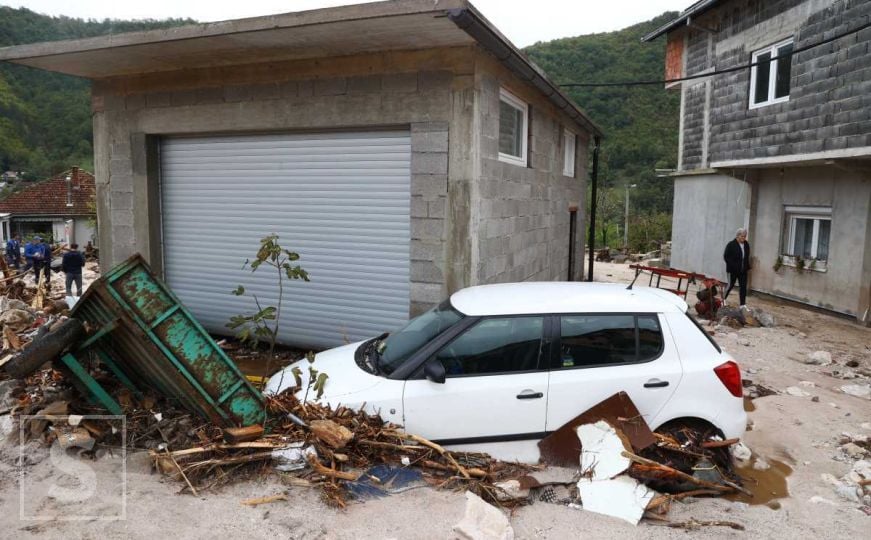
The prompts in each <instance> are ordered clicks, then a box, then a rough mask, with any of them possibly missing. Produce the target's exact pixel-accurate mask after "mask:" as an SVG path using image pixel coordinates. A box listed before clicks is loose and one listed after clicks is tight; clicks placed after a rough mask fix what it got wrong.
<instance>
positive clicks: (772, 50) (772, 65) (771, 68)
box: [747, 37, 795, 109]
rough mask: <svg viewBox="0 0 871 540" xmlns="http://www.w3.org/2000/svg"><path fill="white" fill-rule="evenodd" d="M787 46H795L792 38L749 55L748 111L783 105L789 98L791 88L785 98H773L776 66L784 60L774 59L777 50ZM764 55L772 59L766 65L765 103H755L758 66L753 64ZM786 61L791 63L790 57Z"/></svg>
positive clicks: (775, 83)
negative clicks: (766, 85)
mask: <svg viewBox="0 0 871 540" xmlns="http://www.w3.org/2000/svg"><path fill="white" fill-rule="evenodd" d="M789 44H792V45H793V46H795V38H794V37H790V38H788V39H784V40H783V41H779V42H777V43H773V44H771V45H768V46H767V47H765V48H763V49H759V50H757V51H754V52H753V54H751V55H750V64H751V66H752V67H751V68H750V91H749V92H748V94H749V95H748V96H747V97H748V103H749V108H750V109H758V108H760V107H767V106H768V105H774V104H775V103H784V102H786V101H789V96H790V94H791V93H792V87H791V86H790V89H789V90H790V92H789V93H788V94H786V95H785V96H783V97H774V94H775V88H776V85H777V66H778V65H779V64H780V62H781V60H784V59H782V58H781V59H777V60H774V58H775V57H776V56H777V49H779V48H781V47H783V46H785V45H789ZM765 53H769V54H770V55H771V58H772V60H770V61H769V64H768V96H767V99H766V100H765V101H759V102H756V101H755V99H756V79H757V72H758V71H759V67H760V66H754V65H753V64H755V63H756V62H757V59H758V58H759V57H760V56H761V55H763V54H765ZM788 60H789V61H790V62H792V55H790V56H789V58H788Z"/></svg>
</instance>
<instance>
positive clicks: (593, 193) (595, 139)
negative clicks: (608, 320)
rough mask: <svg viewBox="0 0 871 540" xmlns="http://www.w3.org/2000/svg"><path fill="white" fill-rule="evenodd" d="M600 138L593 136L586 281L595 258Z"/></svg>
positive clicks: (591, 279)
mask: <svg viewBox="0 0 871 540" xmlns="http://www.w3.org/2000/svg"><path fill="white" fill-rule="evenodd" d="M600 142H601V138H600V137H599V136H598V135H596V136H595V137H593V144H594V146H593V172H592V174H591V175H590V178H591V179H592V180H593V188H592V190H591V193H590V234H589V240H588V242H589V244H590V247H589V249H590V264H589V265H587V281H593V261H594V260H595V258H596V250H595V249H594V247H595V245H596V192H597V191H598V187H599V143H600Z"/></svg>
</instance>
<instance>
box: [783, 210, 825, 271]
mask: <svg viewBox="0 0 871 540" xmlns="http://www.w3.org/2000/svg"><path fill="white" fill-rule="evenodd" d="M831 231H832V209H831V208H823V207H810V206H787V207H786V220H785V230H784V245H785V247H786V255H788V256H790V257H796V258H801V259H806V260H817V261H827V260H828V258H829V237H830V235H831Z"/></svg>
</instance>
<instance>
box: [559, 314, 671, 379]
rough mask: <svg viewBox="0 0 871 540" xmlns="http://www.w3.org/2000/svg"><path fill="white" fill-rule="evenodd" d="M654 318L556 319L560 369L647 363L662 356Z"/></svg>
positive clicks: (656, 322) (641, 316) (658, 329)
mask: <svg viewBox="0 0 871 540" xmlns="http://www.w3.org/2000/svg"><path fill="white" fill-rule="evenodd" d="M662 348H663V339H662V330H661V329H660V327H659V320H658V319H657V317H656V315H628V314H625V315H624V314H603V315H569V316H563V317H561V319H560V364H559V365H558V366H557V367H560V368H575V367H595V366H607V365H614V364H628V363H634V362H647V361H650V360H653V359H655V358H657V357H658V356H659V355H660V354H661V353H662Z"/></svg>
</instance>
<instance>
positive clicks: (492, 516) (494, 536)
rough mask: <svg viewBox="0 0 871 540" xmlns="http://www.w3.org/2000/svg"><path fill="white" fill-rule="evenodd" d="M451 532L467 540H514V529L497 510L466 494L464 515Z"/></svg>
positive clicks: (476, 497) (468, 492) (471, 494)
mask: <svg viewBox="0 0 871 540" xmlns="http://www.w3.org/2000/svg"><path fill="white" fill-rule="evenodd" d="M453 531H454V532H455V533H457V534H458V535H460V536H461V537H462V538H467V539H468V540H514V529H512V528H511V524H510V523H509V522H508V518H507V517H505V514H503V513H502V512H501V511H500V510H499V509H498V508H496V507H494V506H491V505H489V504H487V503H486V502H484V500H483V499H482V498H481V497H478V496H477V495H475V494H474V493H472V492H471V491H467V492H466V514H465V515H464V516H463V519H462V520H461V521H460V522H459V523H457V524H456V525H454V528H453Z"/></svg>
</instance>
